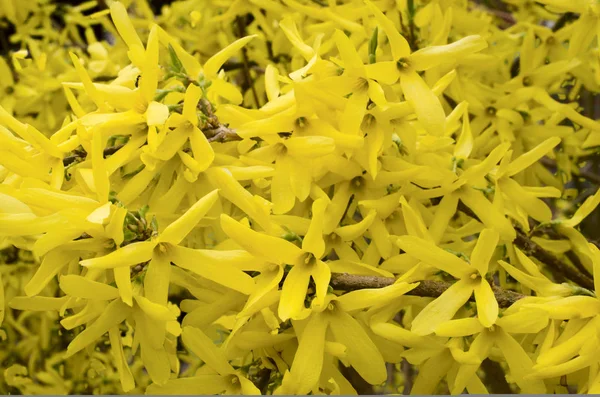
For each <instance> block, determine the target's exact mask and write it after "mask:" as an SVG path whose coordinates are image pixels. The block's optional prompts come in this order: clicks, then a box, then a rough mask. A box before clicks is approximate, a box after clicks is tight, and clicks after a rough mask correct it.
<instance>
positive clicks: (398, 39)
mask: <svg viewBox="0 0 600 397" xmlns="http://www.w3.org/2000/svg"><path fill="white" fill-rule="evenodd" d="M365 3H366V4H367V8H368V9H369V11H371V13H372V14H373V15H374V16H375V19H376V20H377V22H379V25H381V27H382V28H383V30H384V31H385V35H386V36H387V37H388V40H389V42H390V47H391V49H392V56H393V57H394V60H395V61H397V60H399V59H400V58H403V57H407V56H409V55H410V46H409V45H408V41H406V39H405V38H404V36H402V35H401V34H400V33H399V32H398V31H397V30H396V27H395V26H394V23H393V22H392V21H391V20H390V19H389V18H388V17H386V16H385V15H384V14H383V12H381V10H379V8H377V6H375V5H374V4H373V3H371V2H370V1H368V0H366V1H365Z"/></svg>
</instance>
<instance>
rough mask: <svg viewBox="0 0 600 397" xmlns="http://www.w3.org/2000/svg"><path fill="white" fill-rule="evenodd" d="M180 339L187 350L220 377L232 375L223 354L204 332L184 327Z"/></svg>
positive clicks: (232, 371) (231, 368) (232, 370)
mask: <svg viewBox="0 0 600 397" xmlns="http://www.w3.org/2000/svg"><path fill="white" fill-rule="evenodd" d="M181 337H182V339H183V343H184V344H185V345H186V346H187V348H188V349H190V350H191V351H192V352H193V353H194V354H195V355H196V356H198V358H200V360H202V361H204V362H205V363H206V365H208V366H209V367H210V368H212V369H214V370H215V371H217V372H218V373H219V374H220V375H229V374H233V373H234V369H233V367H232V366H231V365H230V364H229V362H228V360H227V358H226V357H225V352H224V351H222V350H221V349H219V348H218V347H217V346H216V345H215V343H214V342H213V341H212V340H211V339H210V338H209V337H208V336H207V335H206V334H205V333H204V332H202V331H201V330H199V329H198V328H195V327H184V328H183V332H182V334H181Z"/></svg>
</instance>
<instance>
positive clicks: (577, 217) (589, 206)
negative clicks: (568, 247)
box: [560, 190, 600, 227]
mask: <svg viewBox="0 0 600 397" xmlns="http://www.w3.org/2000/svg"><path fill="white" fill-rule="evenodd" d="M598 204H600V190H598V191H597V192H596V193H595V194H594V195H593V196H592V197H588V198H587V199H586V200H585V201H584V202H583V204H581V207H579V208H578V209H577V211H576V212H575V214H573V216H572V217H571V218H570V219H566V220H561V221H560V224H561V225H563V226H566V227H575V226H577V225H579V224H580V223H581V221H583V220H584V219H585V218H586V217H587V216H588V215H589V214H591V213H592V211H593V210H594V209H595V208H596V207H597V206H598Z"/></svg>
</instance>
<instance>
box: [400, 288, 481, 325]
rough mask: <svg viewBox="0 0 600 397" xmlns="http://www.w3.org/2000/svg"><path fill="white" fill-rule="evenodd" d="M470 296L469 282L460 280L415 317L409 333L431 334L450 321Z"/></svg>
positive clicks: (471, 293)
mask: <svg viewBox="0 0 600 397" xmlns="http://www.w3.org/2000/svg"><path fill="white" fill-rule="evenodd" d="M471 295H473V283H472V282H471V280H460V281H458V282H456V283H454V284H453V285H452V286H451V287H450V288H448V289H447V290H446V291H444V293H443V294H442V295H440V296H439V297H438V298H436V299H435V300H434V301H433V302H431V303H430V304H428V305H427V306H425V308H424V309H423V310H422V311H421V312H420V313H419V314H418V315H417V316H416V317H415V319H414V320H413V322H412V327H411V331H412V332H413V333H415V334H417V335H429V334H431V333H433V332H434V331H435V330H436V328H437V327H438V326H439V325H440V324H442V323H444V322H446V321H448V320H451V319H452V317H454V315H455V314H456V312H457V311H458V310H459V309H460V308H461V307H462V306H463V305H464V304H465V303H466V302H467V301H468V300H469V298H470V297H471Z"/></svg>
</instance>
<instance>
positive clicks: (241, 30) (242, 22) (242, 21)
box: [236, 16, 260, 108]
mask: <svg viewBox="0 0 600 397" xmlns="http://www.w3.org/2000/svg"><path fill="white" fill-rule="evenodd" d="M236 21H237V26H238V34H239V36H240V38H242V37H244V36H246V16H244V17H242V16H237V17H236ZM242 59H243V61H244V76H245V79H246V85H247V86H248V88H250V89H251V90H252V96H253V97H254V103H256V107H257V108H258V107H260V102H259V101H258V94H257V93H256V88H255V87H254V81H252V76H251V75H250V60H249V58H248V50H247V49H246V47H244V48H242Z"/></svg>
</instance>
